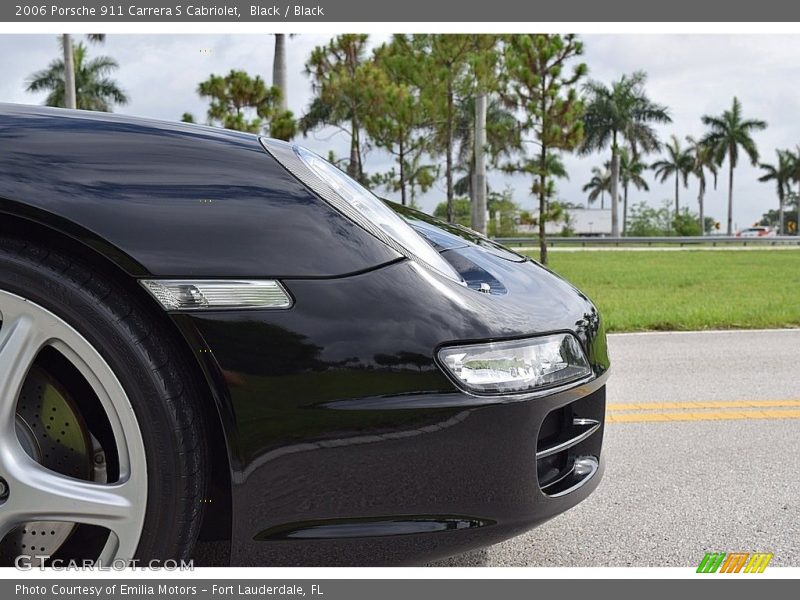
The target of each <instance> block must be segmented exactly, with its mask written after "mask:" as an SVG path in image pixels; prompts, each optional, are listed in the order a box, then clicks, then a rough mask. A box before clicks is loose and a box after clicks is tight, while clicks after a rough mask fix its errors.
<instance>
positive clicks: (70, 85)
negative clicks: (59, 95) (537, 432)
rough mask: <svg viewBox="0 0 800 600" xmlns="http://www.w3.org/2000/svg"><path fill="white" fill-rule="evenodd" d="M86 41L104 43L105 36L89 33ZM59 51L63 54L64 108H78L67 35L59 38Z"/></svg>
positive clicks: (72, 56)
mask: <svg viewBox="0 0 800 600" xmlns="http://www.w3.org/2000/svg"><path fill="white" fill-rule="evenodd" d="M86 39H88V40H89V41H90V42H97V43H102V42H105V41H106V36H105V34H102V33H89V34H87V35H86ZM61 50H62V52H63V53H64V108H78V105H77V101H76V99H75V51H74V50H73V47H72V36H71V35H70V34H68V33H65V34H63V35H62V36H61Z"/></svg>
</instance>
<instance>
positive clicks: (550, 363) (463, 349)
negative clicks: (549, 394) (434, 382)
mask: <svg viewBox="0 0 800 600" xmlns="http://www.w3.org/2000/svg"><path fill="white" fill-rule="evenodd" d="M438 357H439V362H440V363H441V364H442V365H443V366H444V368H445V370H446V371H447V372H448V373H449V374H450V375H451V376H452V377H453V379H454V380H455V381H456V383H458V384H459V386H460V387H463V388H464V389H466V390H467V391H469V392H472V393H474V394H514V393H523V392H535V391H537V390H545V389H549V388H554V387H559V386H562V385H565V384H568V383H572V382H575V381H579V380H581V379H584V378H586V377H589V376H590V375H591V374H592V369H591V368H590V367H589V363H588V361H587V360H586V355H585V354H584V353H583V350H582V349H581V346H580V344H579V343H578V340H577V339H576V338H575V336H573V335H571V334H569V333H558V334H554V335H547V336H542V337H533V338H527V339H523V340H511V341H505V342H490V343H486V344H471V345H468V346H447V347H444V348H442V349H441V350H439V354H438Z"/></svg>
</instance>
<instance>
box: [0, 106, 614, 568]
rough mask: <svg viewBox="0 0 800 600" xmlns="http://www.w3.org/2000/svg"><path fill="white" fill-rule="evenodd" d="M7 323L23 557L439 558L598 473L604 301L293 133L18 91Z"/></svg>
mask: <svg viewBox="0 0 800 600" xmlns="http://www.w3.org/2000/svg"><path fill="white" fill-rule="evenodd" d="M0 320H1V321H2V322H1V323H0V406H2V412H1V413H0V427H1V428H2V432H1V433H0V529H1V530H2V531H1V532H0V537H2V543H0V555H2V560H3V561H4V562H5V564H9V563H11V562H13V561H14V560H15V558H16V557H19V556H26V555H36V556H50V557H54V558H60V559H63V560H73V559H95V558H97V557H99V558H101V559H103V560H104V561H106V562H108V561H109V560H111V559H112V558H113V559H116V560H124V561H127V560H133V559H135V560H138V561H149V560H151V559H181V558H187V557H190V556H192V555H193V552H195V550H196V547H197V545H198V544H202V543H203V542H212V541H216V542H217V544H216V545H215V546H214V547H215V548H216V550H217V551H219V552H222V554H223V556H224V557H225V560H226V561H227V562H229V563H230V564H233V565H300V564H302V565H311V564H314V565H316V564H350V565H371V564H415V563H416V564H420V563H424V562H426V561H428V560H431V559H435V558H438V557H443V556H447V555H453V554H457V553H459V552H462V551H466V550H469V549H473V548H476V547H479V546H484V545H487V544H492V543H495V542H498V541H500V540H503V539H505V538H508V537H511V536H514V535H517V534H519V533H521V532H523V531H525V530H527V529H530V528H531V527H534V526H535V525H537V524H539V523H542V522H543V521H545V520H547V519H549V518H551V517H553V516H555V515H557V514H559V513H561V512H563V511H564V510H566V509H568V508H570V507H572V506H574V505H575V504H577V503H578V502H580V501H581V500H583V499H584V498H586V496H587V495H588V494H589V493H590V492H591V491H592V490H593V489H594V488H595V487H596V486H597V484H598V482H599V481H600V477H601V472H602V469H603V460H602V454H601V443H602V436H603V418H604V410H605V387H604V386H605V382H606V378H607V376H608V367H609V361H608V356H607V351H606V341H605V333H604V330H603V323H602V321H601V319H600V316H599V314H598V312H597V310H596V309H595V307H594V306H593V305H592V303H591V302H590V301H589V300H588V299H587V297H586V296H584V295H583V294H582V293H581V292H579V291H578V290H576V289H575V288H574V287H572V286H571V285H570V284H569V283H567V282H565V281H564V280H562V279H560V278H559V277H557V276H555V275H553V274H552V273H551V272H549V271H548V270H547V269H545V268H543V267H541V266H540V265H539V264H537V263H535V262H533V261H531V260H529V259H526V258H524V257H522V256H519V255H517V254H515V253H514V252H511V251H509V250H507V249H505V248H503V247H501V246H499V245H497V244H494V243H493V242H491V241H489V240H488V239H486V238H483V237H481V236H478V235H476V234H474V233H473V232H471V231H469V230H467V229H464V228H461V227H457V226H452V225H447V224H444V223H441V222H439V221H437V220H434V219H432V218H430V217H428V216H426V215H424V214H422V213H420V212H417V211H414V210H410V209H408V208H403V207H400V206H396V205H393V204H391V203H385V202H383V201H381V200H379V199H377V198H376V197H375V196H373V195H372V194H371V193H370V192H368V191H366V190H365V189H363V188H362V187H361V186H360V185H359V184H357V183H356V182H354V181H353V180H351V179H350V178H348V177H347V176H346V175H344V174H343V173H342V172H340V171H339V170H338V169H336V168H335V167H333V166H332V165H330V164H329V163H328V162H326V161H324V160H322V159H321V158H319V157H318V156H316V155H315V154H312V153H311V152H309V151H307V150H305V149H303V148H301V147H299V146H294V145H291V144H288V143H284V142H278V141H274V140H269V139H264V138H259V137H258V136H255V135H249V134H242V133H238V132H233V131H227V130H222V129H214V128H209V127H198V126H194V125H187V124H178V123H163V122H158V121H151V120H145V119H137V118H130V117H122V116H118V115H109V114H102V113H90V112H79V111H65V110H60V109H48V108H41V107H30V106H16V105H0ZM198 540H200V541H199V542H198ZM220 549H221V550H220ZM47 560H53V558H51V559H47Z"/></svg>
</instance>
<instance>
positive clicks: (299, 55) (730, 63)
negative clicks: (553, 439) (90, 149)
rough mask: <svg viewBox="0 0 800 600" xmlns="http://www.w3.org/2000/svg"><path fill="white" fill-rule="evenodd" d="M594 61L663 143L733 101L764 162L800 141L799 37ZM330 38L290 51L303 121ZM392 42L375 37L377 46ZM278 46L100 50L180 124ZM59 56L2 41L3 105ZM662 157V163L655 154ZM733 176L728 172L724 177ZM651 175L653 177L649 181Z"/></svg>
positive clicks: (654, 188)
mask: <svg viewBox="0 0 800 600" xmlns="http://www.w3.org/2000/svg"><path fill="white" fill-rule="evenodd" d="M583 39H584V42H585V46H586V52H585V56H584V60H585V62H586V63H587V64H588V67H589V74H590V76H591V77H592V78H593V79H597V80H600V81H603V82H609V81H611V80H612V79H615V78H618V77H619V76H621V75H622V74H625V73H631V72H633V71H635V70H638V69H643V70H645V71H646V72H647V73H648V75H649V81H648V85H647V90H648V93H649V94H650V96H651V98H652V99H654V100H655V101H657V102H660V103H663V104H666V105H667V106H669V108H670V111H671V114H672V118H673V122H672V124H670V125H667V126H663V127H661V134H662V137H663V138H664V139H667V137H668V136H669V135H671V134H673V133H674V134H676V135H678V136H679V137H681V138H684V137H685V136H686V135H693V136H700V135H702V134H703V131H704V128H703V125H702V123H701V121H700V117H701V115H703V114H709V113H710V114H719V113H721V112H722V111H723V110H724V109H726V108H729V107H730V105H731V100H732V98H733V96H734V95H736V96H738V97H739V98H740V99H741V101H742V104H743V107H744V113H745V117H753V118H760V119H763V120H766V121H767V122H768V124H769V127H768V129H767V130H766V131H764V132H760V133H757V134H756V137H755V139H756V142H757V144H758V147H759V150H760V152H761V160H762V161H766V162H774V160H775V149H776V148H794V147H795V146H796V145H797V144H799V143H800V121H798V115H800V68H798V66H797V60H796V57H797V56H800V36H788V35H784V36H781V35H751V36H747V35H664V36H656V35H587V36H584V37H583ZM326 40H327V36H323V35H316V34H303V35H300V36H297V37H295V38H292V39H291V40H289V42H288V56H289V64H288V67H289V81H288V85H289V92H288V99H289V106H290V108H291V109H292V110H293V111H294V112H295V114H298V115H299V114H302V113H303V111H304V109H305V108H306V107H307V106H308V103H309V100H310V96H311V89H310V84H309V81H308V79H307V78H306V77H305V75H304V74H303V63H304V61H305V59H306V58H307V56H308V54H309V52H310V51H311V49H312V48H313V47H314V46H316V45H319V44H322V43H325V42H326ZM381 41H383V40H382V39H381V38H374V39H373V40H372V43H373V44H378V43H380V42H381ZM273 44H274V42H273V38H272V37H271V36H268V35H219V36H213V35H211V36H210V35H113V36H108V38H107V41H106V43H105V45H104V46H95V47H93V48H91V52H92V53H93V54H97V53H103V54H107V55H110V56H112V57H114V58H115V59H117V61H118V62H119V64H120V69H119V71H118V72H117V74H116V77H117V79H118V81H119V82H120V84H121V86H122V87H123V88H124V89H125V90H126V91H127V92H128V94H129V96H130V98H131V102H130V103H129V104H128V105H126V106H124V107H121V108H119V109H118V112H124V113H128V114H133V115H141V116H148V117H155V118H159V119H167V120H177V119H179V118H180V115H181V114H182V113H183V112H184V111H189V112H192V113H194V114H195V116H197V117H199V118H200V120H202V119H203V118H204V115H205V110H206V104H205V102H204V101H203V100H201V99H200V98H199V97H198V96H197V93H196V89H197V84H198V82H200V81H202V80H203V79H205V78H207V77H208V75H209V74H210V73H218V74H222V73H226V72H227V71H229V70H230V69H244V70H246V71H247V72H249V73H251V74H260V75H261V76H262V77H263V78H264V79H265V80H266V81H268V82H269V81H270V79H271V73H272V55H273ZM59 51H60V47H59V45H58V41H57V39H56V36H52V35H0V57H1V58H0V64H2V74H3V76H2V78H0V102H17V103H29V104H30V103H41V102H42V101H43V95H35V94H30V93H27V92H26V91H25V81H26V78H27V77H28V76H29V75H30V74H31V73H33V72H34V71H36V70H38V69H41V68H43V67H45V66H46V65H47V63H48V62H49V61H50V60H52V59H53V58H55V57H56V56H57V54H58V52H59ZM303 143H304V144H305V145H307V146H309V147H310V148H312V149H315V150H317V151H318V152H320V153H323V154H327V151H328V150H329V149H333V150H334V151H335V153H336V154H337V155H339V156H343V155H346V153H347V147H348V140H347V138H346V136H345V135H344V134H337V133H336V132H335V131H332V130H326V131H321V132H317V133H316V134H312V135H311V136H309V137H308V138H306V140H305V141H304V142H303ZM607 159H608V156H605V155H599V154H598V155H594V156H589V157H581V158H578V157H574V156H569V157H567V159H566V161H565V162H566V164H567V167H568V170H569V173H570V180H569V181H561V182H559V184H558V190H559V197H560V198H562V199H565V200H569V201H571V202H578V203H583V202H585V194H584V193H583V192H582V191H581V187H582V186H583V184H584V183H585V182H586V181H588V179H589V178H590V176H591V175H590V171H591V168H592V167H593V166H598V165H601V164H602V163H603V161H605V160H607ZM651 160H656V158H655V157H653V158H652V159H651ZM389 164H390V161H389V160H388V159H387V157H386V156H384V155H382V153H381V152H379V151H372V152H371V153H370V154H369V155H368V156H367V158H366V168H367V170H368V171H369V172H375V171H381V170H386V169H388V167H389ZM723 173H727V171H723ZM758 176H759V170H758V169H757V168H753V167H751V166H750V165H749V164H744V163H742V164H741V165H740V167H739V168H737V170H736V175H735V177H736V183H735V187H734V190H735V195H734V201H735V207H734V223H735V224H736V225H738V226H741V227H744V226H748V225H750V224H751V223H753V222H754V221H755V220H757V219H758V218H759V217H760V215H761V214H762V213H763V212H764V211H765V210H767V209H770V208H773V207H775V206H776V204H777V201H776V199H775V191H774V186H773V185H772V184H771V183H769V184H767V183H759V182H758ZM648 177H652V175H651V174H648ZM490 182H491V185H492V186H493V187H494V188H497V189H502V188H503V187H505V186H507V185H508V186H511V187H513V188H514V190H515V199H516V201H517V202H518V203H519V204H520V205H521V206H522V207H523V208H531V207H532V206H533V199H532V198H531V197H530V195H529V193H528V190H529V189H530V183H529V182H528V181H526V180H525V179H524V178H521V177H506V176H502V175H493V176H492V178H491V180H490ZM673 185H674V183H673V182H671V181H670V182H668V183H666V184H663V185H661V184H655V183H653V185H651V189H650V192H649V193H648V192H635V191H632V192H631V201H632V202H638V201H640V200H644V201H647V202H648V203H650V204H652V205H654V206H656V205H659V204H661V202H662V201H663V200H664V199H671V198H672V197H673V194H674V192H673V189H674V188H673ZM443 195H444V185H443V182H440V183H439V184H438V185H437V187H436V188H434V189H433V190H432V191H431V192H429V193H428V194H427V195H426V196H425V197H424V198H423V199H422V206H423V208H424V209H426V210H428V211H432V210H433V207H434V206H435V204H436V203H437V202H438V201H439V200H440V199H441V198H442V197H443ZM696 197H697V189H696V184H695V183H694V182H691V183H690V186H689V189H686V190H685V189H682V190H681V204H682V205H684V204H685V203H688V206H690V207H691V209H692V210H695V211H696V210H697V201H696ZM726 198H727V177H722V178H721V179H720V184H719V185H718V187H717V189H716V191H714V190H711V191H709V193H708V195H707V201H706V202H707V203H706V214H707V215H709V216H713V217H714V218H716V219H717V220H718V221H720V222H722V224H723V228H724V223H725V211H726Z"/></svg>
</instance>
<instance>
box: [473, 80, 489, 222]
mask: <svg viewBox="0 0 800 600" xmlns="http://www.w3.org/2000/svg"><path fill="white" fill-rule="evenodd" d="M474 186H475V187H474V189H473V194H474V198H475V212H474V215H473V220H472V228H473V229H474V230H475V231H477V232H478V233H482V234H484V235H486V93H485V92H481V93H479V94H478V97H477V98H476V99H475V183H474Z"/></svg>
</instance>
